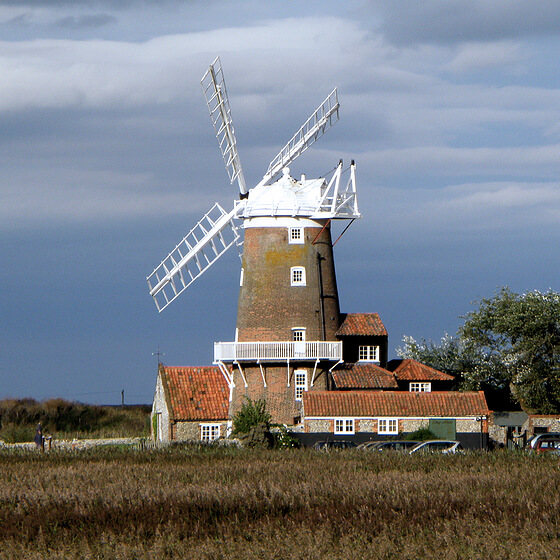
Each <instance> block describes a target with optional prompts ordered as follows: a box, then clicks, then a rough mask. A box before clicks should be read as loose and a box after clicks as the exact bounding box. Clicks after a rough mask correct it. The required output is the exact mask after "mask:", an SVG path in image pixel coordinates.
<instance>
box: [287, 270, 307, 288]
mask: <svg viewBox="0 0 560 560" xmlns="http://www.w3.org/2000/svg"><path fill="white" fill-rule="evenodd" d="M290 285H291V286H305V268H304V267H303V266H292V268H291V269H290Z"/></svg>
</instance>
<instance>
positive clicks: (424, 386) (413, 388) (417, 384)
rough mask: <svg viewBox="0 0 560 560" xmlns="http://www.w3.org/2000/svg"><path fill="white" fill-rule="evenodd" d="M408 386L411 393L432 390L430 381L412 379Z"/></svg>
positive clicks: (429, 391)
mask: <svg viewBox="0 0 560 560" xmlns="http://www.w3.org/2000/svg"><path fill="white" fill-rule="evenodd" d="M408 388H409V391H410V392H411V393H431V392H432V384H431V383H430V382H429V381H411V382H410V384H409V386H408Z"/></svg>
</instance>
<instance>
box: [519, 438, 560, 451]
mask: <svg viewBox="0 0 560 560" xmlns="http://www.w3.org/2000/svg"><path fill="white" fill-rule="evenodd" d="M526 449H528V450H529V451H531V452H533V453H555V454H557V455H560V433H558V432H547V433H546V434H538V435H536V436H534V437H532V438H531V439H530V440H529V441H528V442H527V445H526Z"/></svg>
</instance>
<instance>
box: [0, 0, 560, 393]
mask: <svg viewBox="0 0 560 560" xmlns="http://www.w3.org/2000/svg"><path fill="white" fill-rule="evenodd" d="M341 6H342V4H341V3H340V2H337V1H334V0H332V1H331V0H323V1H320V2H319V1H313V0H311V1H306V2H295V1H293V0H292V1H288V2H272V1H268V2H263V1H262V0H228V1H226V0H223V1H213V0H208V1H206V2H200V1H179V0H157V1H156V0H118V1H117V0H17V1H16V0H0V75H1V77H2V79H1V80H0V262H1V266H0V286H1V295H0V319H1V323H0V399H3V398H23V397H31V398H35V399H38V400H43V399H49V398H54V397H61V398H64V399H68V400H77V401H80V402H90V403H100V404H120V402H121V396H122V391H124V395H125V402H126V403H127V404H134V403H151V401H152V398H153V393H154V388H155V380H156V372H157V361H158V356H157V352H160V354H161V355H160V359H161V360H162V361H163V362H164V363H166V364H168V365H209V364H211V363H212V359H213V342H215V341H230V340H233V339H234V333H235V321H236V308H237V296H238V289H239V270H240V260H239V255H238V254H237V252H236V250H235V249H233V250H230V251H229V252H228V253H227V254H226V255H225V256H224V257H223V258H222V259H221V260H220V261H218V262H217V263H216V264H215V265H214V266H213V267H212V268H210V270H208V271H207V272H206V273H205V275H204V276H203V277H202V278H200V279H199V280H197V281H196V282H195V283H194V284H193V285H192V286H191V287H190V288H189V289H188V290H187V291H186V292H185V293H184V294H182V296H181V297H180V298H179V299H177V300H176V301H175V302H174V303H173V304H172V305H171V306H169V308H167V309H166V310H164V311H163V312H162V313H158V312H157V309H156V307H155V305H154V303H153V301H152V299H151V297H150V296H149V294H148V289H147V284H146V276H147V275H148V274H150V273H151V271H152V270H153V269H154V268H155V267H156V266H157V265H158V264H159V263H160V261H161V260H162V259H163V258H165V257H166V256H167V254H168V252H169V251H171V250H172V249H173V247H174V246H175V245H176V244H177V243H178V242H179V241H180V240H181V239H182V238H183V236H184V235H186V233H187V232H188V231H189V230H190V228H191V227H193V226H194V225H195V224H196V222H197V221H198V220H199V218H200V217H202V215H203V214H204V213H205V212H206V211H207V210H209V209H210V207H211V206H212V205H213V204H214V203H215V202H220V204H222V205H223V206H224V207H225V208H230V207H231V206H232V204H233V199H235V198H236V197H237V190H236V187H235V185H233V186H232V185H231V184H230V183H229V179H228V176H227V173H226V170H225V167H224V165H223V162H222V159H221V155H220V152H219V149H218V145H217V141H216V138H215V136H214V132H213V129H212V126H211V122H210V118H209V115H208V110H207V107H206V103H205V101H204V97H203V93H202V89H201V87H200V83H199V82H200V79H201V77H202V75H203V74H204V72H205V71H206V69H207V68H208V66H209V65H210V64H211V63H212V61H213V60H214V58H215V57H216V56H218V55H219V56H220V59H221V63H222V67H223V70H224V75H225V79H226V83H227V89H228V95H229V102H230V106H231V110H232V114H233V120H234V125H235V130H236V135H237V141H238V147H239V153H240V158H241V162H242V165H243V170H244V174H245V178H246V180H247V183H248V185H254V184H256V183H257V182H258V181H259V180H260V178H261V177H262V175H263V174H264V172H265V171H266V169H267V167H268V163H269V162H270V161H271V160H272V158H273V157H274V156H275V155H276V154H277V153H278V151H279V150H280V149H281V148H282V146H283V145H284V144H285V142H286V141H287V140H289V139H290V138H291V136H292V135H293V134H294V132H295V131H296V130H297V129H298V128H299V126H300V125H301V124H303V122H304V121H305V120H306V119H307V117H308V116H309V115H310V114H311V112H312V111H313V110H314V109H315V108H316V107H317V106H318V105H319V103H321V102H322V100H323V99H324V98H325V97H326V96H327V95H328V94H329V93H330V91H331V90H332V88H333V87H335V86H337V87H338V95H339V101H340V105H341V109H340V121H339V122H338V123H337V124H336V125H335V126H334V127H333V128H332V129H331V130H330V131H329V132H328V134H326V135H325V136H324V137H322V138H321V139H320V140H319V141H318V142H317V143H315V144H314V145H313V147H312V148H310V149H309V150H308V151H307V152H305V154H303V155H302V156H301V157H300V158H299V159H298V160H297V161H295V162H294V163H293V164H292V165H291V169H292V175H294V176H296V177H297V176H299V174H300V173H305V174H306V175H307V177H308V178H310V177H316V176H324V174H326V173H328V172H329V171H330V170H331V169H332V168H333V167H334V166H335V165H336V164H337V162H338V160H339V159H340V158H342V159H344V161H345V162H348V163H349V162H350V160H351V159H354V160H355V161H356V166H357V168H356V172H357V188H358V197H359V199H358V200H359V207H360V212H361V214H362V218H361V219H360V220H357V221H356V222H354V224H353V225H352V226H351V227H350V228H349V229H348V231H347V232H346V233H345V234H344V236H343V237H342V238H341V240H340V241H339V242H338V243H337V245H336V247H335V261H336V266H337V278H338V289H339V295H340V301H341V308H342V311H343V312H377V313H379V314H380V316H381V319H382V321H383V322H384V324H385V326H386V328H387V330H388V332H389V345H390V357H391V358H394V357H396V352H397V350H396V349H397V348H398V347H399V346H400V345H401V343H402V339H403V336H405V335H408V336H413V337H414V338H416V339H421V338H425V339H430V340H435V341H438V340H439V339H440V338H441V337H442V336H443V335H444V334H445V333H450V334H454V333H455V332H456V331H457V328H458V327H459V326H460V325H461V323H462V317H463V316H464V315H465V314H466V313H467V312H468V311H470V310H472V309H474V308H475V306H476V301H479V300H480V299H481V298H484V297H491V296H492V295H493V294H494V292H495V291H496V290H497V289H499V288H500V287H502V286H509V288H511V289H512V290H513V291H516V292H524V291H527V290H535V289H536V290H543V291H546V290H548V289H552V290H560V282H559V278H560V274H559V273H560V262H559V259H558V254H559V248H560V231H559V225H560V188H559V187H560V184H559V181H560V180H559V176H560V173H559V172H560V72H559V70H558V64H559V63H558V61H559V60H560V41H559V39H560V3H557V2H549V1H546V0H536V1H535V0H532V1H529V0H528V1H519V0H507V1H506V0H473V1H470V2H464V1H462V0H447V1H444V0H426V1H423V2H417V1H416V0H400V1H399V2H392V1H388V0H387V1H384V0H378V1H376V2H367V1H364V0H347V1H346V2H344V8H343V9H342V8H341ZM344 225H345V224H337V225H336V226H335V228H334V229H335V231H334V235H336V234H337V232H340V231H341V230H342V227H343V226H344ZM337 228H338V229H337Z"/></svg>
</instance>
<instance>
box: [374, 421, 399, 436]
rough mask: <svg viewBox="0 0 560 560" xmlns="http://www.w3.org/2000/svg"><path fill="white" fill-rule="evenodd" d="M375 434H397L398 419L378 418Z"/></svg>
mask: <svg viewBox="0 0 560 560" xmlns="http://www.w3.org/2000/svg"><path fill="white" fill-rule="evenodd" d="M377 433H378V434H390V435H395V434H398V433H399V420H398V418H379V419H378V420H377Z"/></svg>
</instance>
